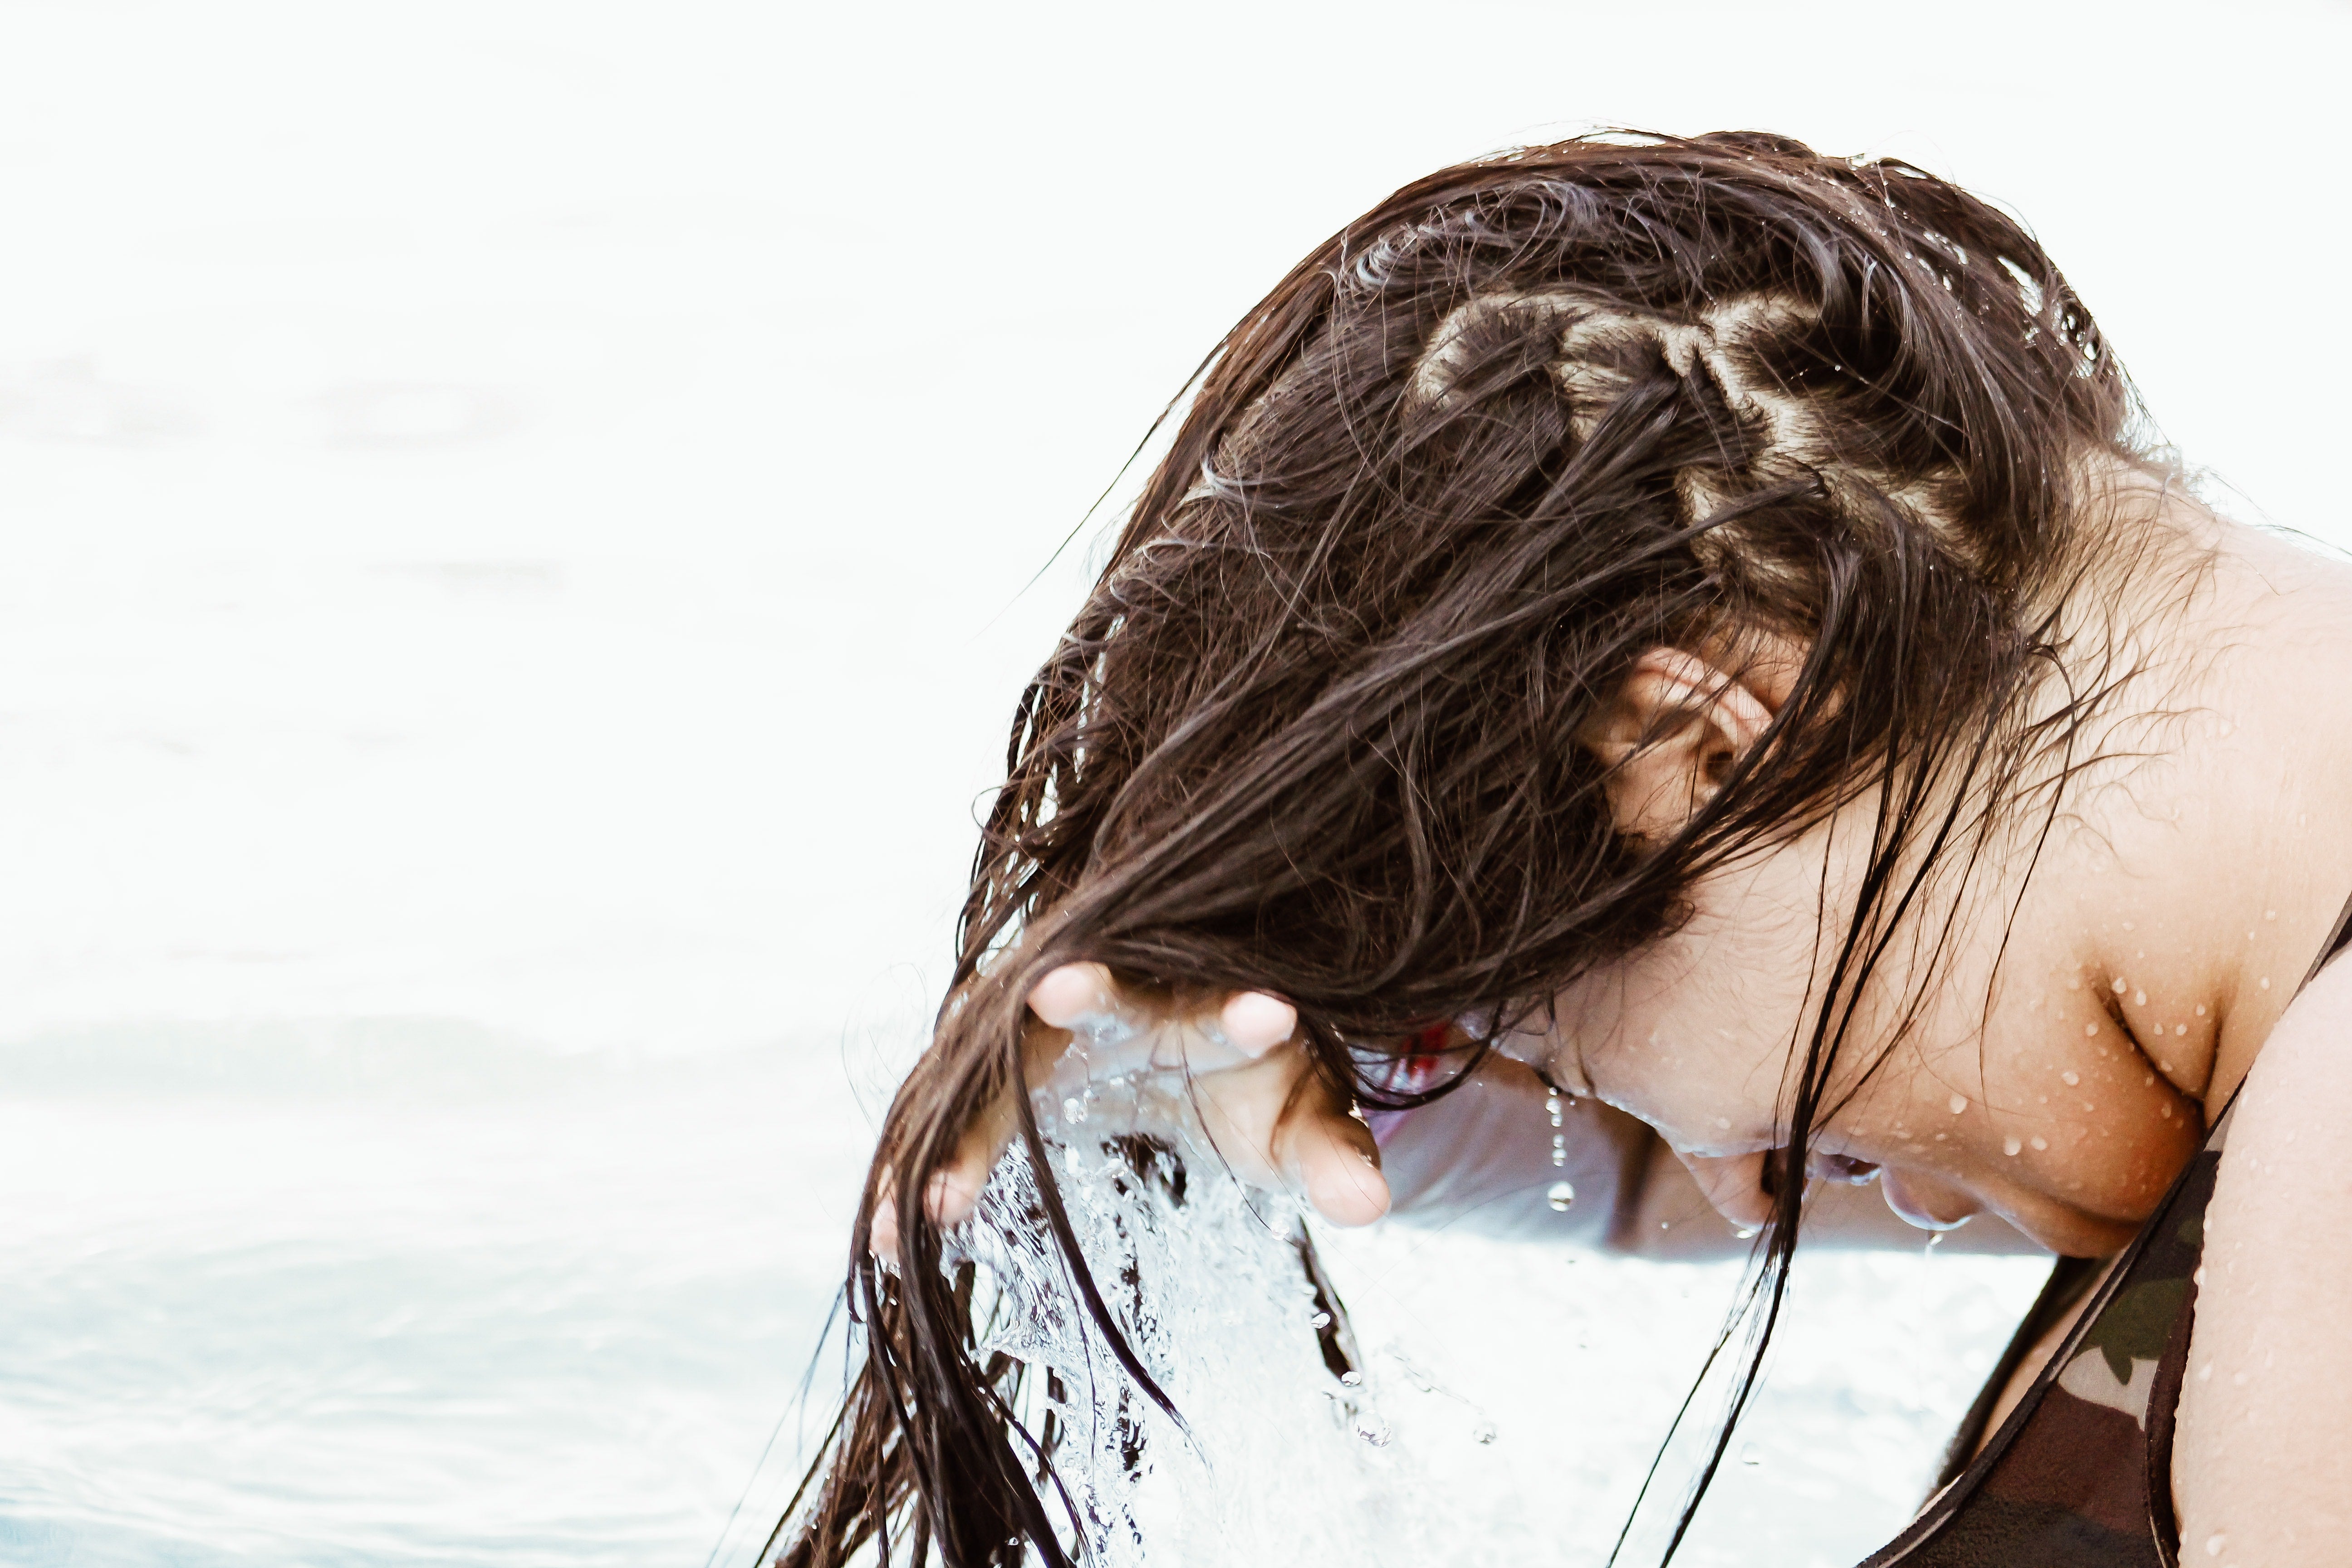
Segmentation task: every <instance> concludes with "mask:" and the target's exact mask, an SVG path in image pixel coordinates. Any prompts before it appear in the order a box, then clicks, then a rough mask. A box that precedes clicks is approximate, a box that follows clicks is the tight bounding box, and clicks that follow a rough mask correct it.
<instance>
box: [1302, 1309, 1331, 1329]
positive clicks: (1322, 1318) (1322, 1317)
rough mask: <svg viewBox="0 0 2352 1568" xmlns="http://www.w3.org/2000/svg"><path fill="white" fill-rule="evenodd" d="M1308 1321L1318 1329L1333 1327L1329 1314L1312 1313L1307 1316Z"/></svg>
mask: <svg viewBox="0 0 2352 1568" xmlns="http://www.w3.org/2000/svg"><path fill="white" fill-rule="evenodd" d="M1307 1322H1308V1323H1310V1324H1312V1325H1313V1326H1314V1327H1316V1328H1318V1329H1328V1328H1329V1327H1330V1326H1331V1314H1330V1313H1328V1312H1310V1313H1309V1314H1307Z"/></svg>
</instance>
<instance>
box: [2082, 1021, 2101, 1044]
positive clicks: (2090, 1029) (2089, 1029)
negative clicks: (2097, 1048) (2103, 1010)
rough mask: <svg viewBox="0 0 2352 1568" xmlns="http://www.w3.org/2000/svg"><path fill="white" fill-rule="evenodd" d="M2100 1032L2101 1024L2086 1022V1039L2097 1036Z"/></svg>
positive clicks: (2084, 1030) (2084, 1034)
mask: <svg viewBox="0 0 2352 1568" xmlns="http://www.w3.org/2000/svg"><path fill="white" fill-rule="evenodd" d="M2098 1032H2099V1026H2097V1025H2096V1024H2085V1025H2084V1026H2083V1037H2084V1039H2086V1040H2087V1039H2091V1038H2094V1037H2096V1036H2097V1034H2098Z"/></svg>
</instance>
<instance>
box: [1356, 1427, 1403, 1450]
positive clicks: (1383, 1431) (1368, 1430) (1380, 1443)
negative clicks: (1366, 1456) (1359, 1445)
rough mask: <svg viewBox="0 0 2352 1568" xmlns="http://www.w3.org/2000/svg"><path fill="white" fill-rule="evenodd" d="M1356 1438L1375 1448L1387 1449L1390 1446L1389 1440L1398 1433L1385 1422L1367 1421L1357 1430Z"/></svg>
mask: <svg viewBox="0 0 2352 1568" xmlns="http://www.w3.org/2000/svg"><path fill="white" fill-rule="evenodd" d="M1356 1436H1359V1437H1361V1438H1362V1439H1363V1440H1364V1441H1365V1442H1367V1443H1370V1445H1371V1446H1372V1447H1375V1448H1385V1447H1388V1446H1389V1440H1390V1439H1391V1438H1392V1437H1394V1436H1396V1433H1395V1432H1394V1431H1393V1430H1391V1428H1390V1426H1389V1424H1388V1423H1387V1422H1385V1421H1367V1422H1365V1423H1364V1424H1363V1425H1361V1426H1358V1427H1357V1428H1356Z"/></svg>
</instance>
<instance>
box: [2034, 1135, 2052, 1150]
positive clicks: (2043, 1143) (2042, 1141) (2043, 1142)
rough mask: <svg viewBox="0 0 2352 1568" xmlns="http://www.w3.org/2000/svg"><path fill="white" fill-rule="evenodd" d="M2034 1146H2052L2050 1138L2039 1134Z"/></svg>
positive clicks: (2040, 1147)
mask: <svg viewBox="0 0 2352 1568" xmlns="http://www.w3.org/2000/svg"><path fill="white" fill-rule="evenodd" d="M2033 1146H2034V1147H2035V1148H2036V1149H2047V1148H2048V1147H2050V1140H2049V1139H2047V1138H2043V1137H2040V1136H2038V1135H2037V1136H2036V1137H2035V1138H2034V1140H2033Z"/></svg>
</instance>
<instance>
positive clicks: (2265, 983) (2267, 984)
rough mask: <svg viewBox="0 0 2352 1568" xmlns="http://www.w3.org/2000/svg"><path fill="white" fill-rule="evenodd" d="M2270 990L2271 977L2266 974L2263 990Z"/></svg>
mask: <svg viewBox="0 0 2352 1568" xmlns="http://www.w3.org/2000/svg"><path fill="white" fill-rule="evenodd" d="M2270 988H2271V977H2270V976H2269V975H2267V974H2265V975H2263V990H2265V991H2267V990H2269V989H2270Z"/></svg>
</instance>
